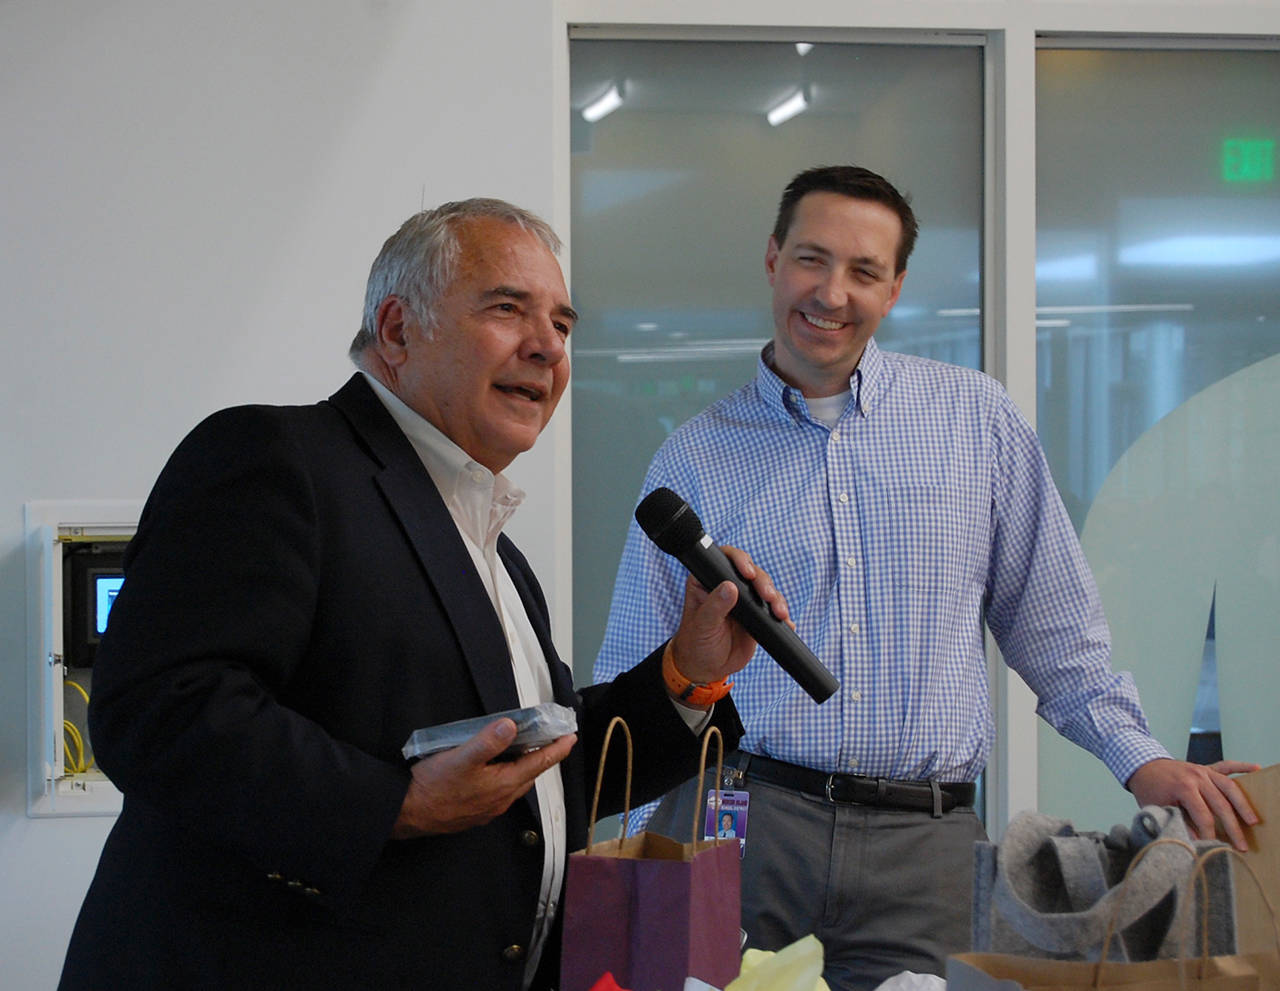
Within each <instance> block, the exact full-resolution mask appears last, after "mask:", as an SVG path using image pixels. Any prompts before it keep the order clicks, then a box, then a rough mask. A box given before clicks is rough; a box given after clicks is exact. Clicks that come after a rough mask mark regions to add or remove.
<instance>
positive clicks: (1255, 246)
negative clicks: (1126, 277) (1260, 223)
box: [1120, 234, 1280, 268]
mask: <svg viewBox="0 0 1280 991" xmlns="http://www.w3.org/2000/svg"><path fill="white" fill-rule="evenodd" d="M1275 261H1280V237H1275V236H1268V235H1244V234H1242V235H1236V236H1232V235H1225V234H1224V235H1213V234H1203V235H1193V234H1187V235H1183V236H1181V237H1166V238H1160V239H1159V240H1155V241H1146V242H1144V243H1142V244H1134V245H1131V246H1129V247H1127V248H1121V249H1120V264H1121V265H1163V266H1168V267H1170V268H1190V267H1192V266H1194V267H1196V268H1231V267H1237V266H1242V265H1262V264H1265V263H1267V262H1275Z"/></svg>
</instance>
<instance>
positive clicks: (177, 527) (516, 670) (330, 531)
mask: <svg viewBox="0 0 1280 991" xmlns="http://www.w3.org/2000/svg"><path fill="white" fill-rule="evenodd" d="M558 246H559V243H558V241H557V239H556V237H555V235H554V233H553V232H552V231H551V230H550V228H548V227H547V226H546V225H545V224H544V223H543V222H542V221H540V220H538V219H537V218H535V217H533V216H531V215H529V214H528V213H526V212H524V211H522V210H519V209H517V208H515V207H512V206H510V205H509V204H506V203H502V202H499V201H494V200H474V201H467V202H463V203H451V204H446V205H444V206H442V207H440V208H438V209H436V210H432V211H428V212H424V213H422V214H419V215H417V216H415V217H413V218H411V219H410V220H409V221H408V222H407V223H406V224H405V225H404V226H403V227H402V228H401V229H400V231H399V232H398V233H396V234H395V235H393V236H392V237H391V238H390V239H389V240H388V241H387V243H386V245H385V246H384V247H383V250H382V252H381V254H380V255H379V256H378V259H377V260H376V261H375V263H374V265H373V269H372V271H371V273H370V277H369V288H368V293H367V299H366V306H365V318H364V323H363V325H362V329H361V331H360V333H359V334H358V335H357V337H356V340H355V342H354V343H353V345H352V349H351V350H352V356H353V358H354V360H355V361H356V363H357V365H358V366H359V367H360V369H361V371H360V373H358V374H356V375H355V376H353V377H352V379H351V380H350V381H349V382H348V383H347V384H346V385H345V386H344V387H343V388H342V389H341V390H339V391H338V392H337V393H335V394H334V395H333V396H332V397H330V398H329V399H328V400H327V401H325V402H321V403H318V404H316V405H314V406H307V407H267V406H255V407H241V408H236V409H230V410H224V411H222V412H220V413H217V414H214V415H213V416H211V417H210V418H209V419H208V420H206V421H205V422H204V423H202V424H201V425H200V426H198V427H197V428H196V429H195V430H194V431H193V432H192V433H191V435H190V436H189V437H188V438H187V439H186V440H185V441H184V442H183V443H182V444H181V445H180V446H179V447H178V449H177V451H176V452H175V453H174V454H173V456H172V458H171V459H170V461H169V463H168V465H167V466H166V467H165V469H164V471H163V472H162V474H161V476H160V478H159V480H158V481H157V483H156V485H155V488H154V490H153V491H152V493H151V497H150V499H149V500H148V503H147V507H146V509H145V511H144V514H143V518H142V521H141V523H140V526H139V529H138V534H137V537H136V539H135V540H134V541H133V542H132V544H131V545H130V547H129V551H128V554H127V557H126V562H125V570H126V581H125V584H124V588H123V589H122V591H121V593H120V596H119V599H118V601H117V602H116V605H115V607H114V609H113V613H112V618H111V626H110V629H109V630H108V632H107V634H106V636H105V638H104V640H103V643H102V647H101V650H100V652H99V654H98V661H97V665H96V668H95V672H94V674H95V678H94V689H93V694H92V701H91V706H90V728H91V732H92V738H93V743H94V747H95V751H96V754H97V758H98V761H99V763H100V765H101V766H102V768H103V769H104V770H105V771H106V772H107V773H108V774H109V775H110V776H111V778H112V779H113V780H114V781H115V782H116V783H117V785H119V787H120V788H121V790H122V791H123V792H124V795H125V802H124V810H123V812H122V814H121V816H120V819H119V821H118V822H117V823H116V825H115V827H114V829H113V830H112V832H111V834H110V836H109V838H108V840H107V843H106V846H105V848H104V850H103V853H102V859H101V862H100V864H99V867H98V872H97V875H96V877H95V878H94V881H93V884H92V886H91V888H90V890H89V893H88V895H87V897H86V900H85V903H84V907H83V909H82V911H81V914H80V918H79V920H78V922H77V924H76V928H75V932H74V934H73V936H72V941H71V946H70V950H69V952H68V955H67V960H66V963H65V966H64V971H63V981H62V985H63V986H64V987H67V988H90V987H91V988H114V987H127V988H140V987H157V988H158V987H184V988H196V987H209V988H240V987H244V988H266V987H307V988H314V987H332V988H357V987H358V988H379V989H383V988H393V987H408V986H413V987H427V986H431V987H468V988H473V987H474V988H486V989H495V988H510V989H513V991H514V989H521V988H529V987H547V986H550V983H551V978H553V977H554V975H555V973H556V969H557V968H556V964H557V961H558V949H557V945H558V939H557V934H556V926H555V921H556V918H557V909H558V902H559V899H560V897H561V891H562V879H563V873H564V865H565V858H566V855H567V852H568V851H569V850H571V849H574V848H575V847H578V846H581V845H582V844H583V842H584V840H585V835H586V826H587V823H586V787H587V786H586V780H587V778H588V775H587V774H585V773H584V772H585V769H586V768H587V767H588V766H591V767H594V762H595V761H596V759H597V756H598V753H599V750H600V745H601V739H602V736H603V730H604V726H605V724H606V723H607V721H608V719H609V717H611V716H612V715H615V714H617V715H622V716H624V717H625V718H626V719H627V721H628V723H629V724H630V726H631V728H632V731H633V733H634V734H635V736H636V752H637V756H638V760H639V764H638V765H637V770H636V790H637V792H639V793H642V794H644V795H655V794H657V793H659V792H661V791H662V790H663V789H665V788H669V787H671V786H672V785H674V784H676V783H677V782H678V781H680V780H681V779H683V778H684V777H687V776H688V775H689V774H690V773H691V772H692V770H694V769H695V765H696V759H697V735H696V734H697V732H698V731H700V730H701V729H702V728H703V726H704V725H705V724H708V723H714V724H715V725H717V726H719V727H720V728H721V730H722V731H723V732H724V733H725V734H726V735H727V737H728V738H729V739H730V741H733V740H736V739H737V737H738V735H739V733H740V730H741V727H740V726H739V724H738V720H737V716H736V713H735V710H734V708H733V705H732V703H731V702H728V701H725V702H723V703H720V704H717V705H714V706H711V707H708V706H702V707H690V706H686V705H684V704H677V702H676V701H675V700H674V698H673V696H672V694H670V693H669V690H668V687H667V686H668V684H669V683H670V682H671V679H672V678H673V677H675V678H679V677H684V678H686V679H687V680H688V681H690V682H693V683H698V684H705V685H716V684H718V683H721V682H722V681H723V679H724V677H725V676H726V675H727V674H729V673H731V672H732V671H734V670H736V669H738V668H740V667H742V665H744V664H745V663H746V661H747V659H748V658H749V657H750V655H751V653H752V651H753V649H754V644H753V643H752V641H751V640H750V639H749V638H748V637H747V636H746V635H745V634H744V633H743V632H742V631H741V629H740V628H738V627H737V626H736V624H733V623H732V622H730V621H729V620H728V619H727V618H726V617H727V615H728V611H729V609H730V608H731V607H732V604H733V602H734V601H735V593H734V592H733V591H732V589H731V587H729V586H727V585H726V586H725V587H723V588H720V589H717V590H713V592H712V593H710V594H708V593H706V592H704V591H702V590H700V589H697V588H691V589H690V593H689V598H688V602H687V611H686V621H685V622H684V623H683V624H682V625H681V628H680V631H679V632H678V633H677V634H676V635H675V637H674V638H673V639H672V641H671V642H670V644H668V645H666V647H665V648H664V649H660V650H658V651H655V652H654V653H653V655H651V656H650V657H649V658H648V659H646V660H643V661H641V663H640V665H639V666H638V667H637V668H636V669H635V671H633V672H629V673H628V674H627V675H625V676H623V677H620V678H618V679H617V680H616V681H614V682H613V683H612V684H609V685H605V686H597V687H593V688H590V689H587V690H585V691H584V692H583V693H582V694H581V695H577V694H576V693H575V692H574V689H573V686H572V682H571V677H570V672H569V670H568V668H567V667H566V666H565V665H564V664H563V663H562V662H561V661H560V660H559V659H558V658H557V657H556V654H555V650H554V647H553V646H552V641H551V635H550V630H549V621H548V614H547V609H546V604H545V602H544V600H543V597H542V592H541V590H540V589H539V587H538V584H537V581H536V580H535V578H534V576H533V574H532V572H531V571H530V569H529V566H528V564H527V562H526V561H525V559H524V558H523V557H522V556H521V555H520V553H519V551H517V550H516V548H515V547H514V546H513V545H512V544H511V542H510V541H509V540H508V539H507V538H506V537H505V536H503V535H502V533H501V530H502V526H503V524H504V523H505V521H506V520H507V518H508V517H509V516H510V514H511V513H512V512H513V511H514V510H515V508H516V506H517V505H518V504H519V502H520V499H521V496H522V493H521V492H520V491H519V490H518V489H517V488H516V487H515V486H514V485H512V484H511V483H510V482H509V481H508V480H507V479H505V478H504V477H503V475H502V474H501V472H502V471H503V469H505V468H506V467H507V465H509V464H510V463H511V461H512V459H513V458H515V457H516V455H518V454H519V453H520V452H522V451H525V450H527V449H528V448H529V447H530V446H531V445H532V444H533V443H534V441H535V440H536V438H537V437H538V434H539V432H540V431H541V430H542V428H543V427H544V426H545V425H546V423H547V421H548V419H549V418H550V416H551V414H552V412H553V410H554V409H555V407H556V403H557V402H558V400H559V399H560V396H561V394H562V393H563V392H564V389H565V385H566V384H567V382H568V378H569V363H568V360H567V358H566V354H565V342H566V338H567V337H568V335H569V332H570V330H571V328H572V326H573V323H574V320H575V316H576V315H575V313H574V311H573V308H572V306H571V305H570V301H569V294H568V292H567V290H566V289H565V284H564V280H563V277H562V275H561V272H560V268H559V265H558V264H557V262H556V259H555V257H554V255H553V252H554V251H555V250H556V249H557V248H558ZM737 560H738V562H739V566H740V568H741V569H742V570H743V571H744V574H746V576H747V577H748V578H753V579H754V580H755V582H756V586H757V588H758V589H759V591H760V592H761V594H763V595H765V597H766V598H768V599H769V600H770V601H771V602H773V603H774V606H775V610H776V611H777V612H778V613H779V614H780V615H785V611H786V610H785V605H784V604H783V603H781V600H780V599H778V597H777V595H776V593H775V592H774V591H773V590H772V588H771V586H770V585H769V582H768V579H767V577H766V576H765V575H764V574H763V572H756V571H755V569H754V568H753V567H752V566H751V564H750V562H749V561H748V560H747V559H746V558H745V556H739V557H738V558H737ZM664 666H665V668H666V670H665V671H664ZM664 675H665V677H664ZM677 684H678V682H677ZM710 694H717V693H716V692H715V691H712V692H711V693H710ZM552 700H554V701H556V702H559V703H561V704H563V705H568V706H573V707H574V708H575V709H576V711H577V718H578V727H579V730H578V732H579V734H580V736H581V741H582V746H574V744H575V736H573V735H567V736H565V737H562V738H561V739H558V740H556V741H555V742H553V743H550V744H548V745H547V746H545V747H543V748H542V749H541V750H538V751H536V752H533V753H531V754H527V755H525V756H522V757H519V758H518V759H515V760H510V761H495V760H494V758H496V757H497V756H498V755H499V754H501V753H502V752H503V751H504V750H505V749H506V748H507V747H508V745H509V744H510V741H511V739H512V736H513V734H514V733H515V725H514V723H513V722H512V721H511V720H509V719H496V720H494V721H493V722H492V723H490V724H488V725H487V726H486V728H485V729H483V730H482V731H481V732H480V733H478V734H477V735H476V736H475V737H473V738H472V739H470V740H469V741H468V742H466V743H464V744H463V745H461V746H459V747H457V748H455V749H453V750H451V751H448V752H445V753H442V754H439V755H435V756H431V757H427V758H425V759H423V760H421V761H419V762H417V763H416V764H413V765H412V767H410V766H408V765H407V764H406V762H405V761H404V760H403V758H402V757H401V754H400V748H401V746H402V745H403V744H404V743H405V741H406V738H407V737H408V736H409V735H410V733H411V732H412V731H413V730H415V729H417V728H419V727H423V726H429V725H435V724H440V723H446V722H450V721H453V720H457V719H462V718H466V717H475V716H483V715H485V714H490V713H497V712H502V711H504V710H509V709H513V708H516V707H519V706H528V705H533V704H536V703H539V702H544V701H552ZM619 792H620V782H619V781H617V780H615V781H613V782H611V783H610V784H609V786H608V787H607V789H606V795H605V796H604V798H603V800H602V801H603V802H607V803H608V804H609V805H610V806H612V807H614V808H617V807H619V806H620V794H619Z"/></svg>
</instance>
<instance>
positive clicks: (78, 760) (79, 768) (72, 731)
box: [62, 719, 88, 774]
mask: <svg viewBox="0 0 1280 991" xmlns="http://www.w3.org/2000/svg"><path fill="white" fill-rule="evenodd" d="M62 733H63V736H67V735H69V736H70V737H71V742H72V743H73V744H75V747H76V754H75V756H74V757H71V755H70V753H69V752H68V753H66V754H64V757H63V763H64V764H66V763H68V760H67V758H68V757H70V761H69V763H70V765H71V773H72V774H83V773H84V772H85V771H87V770H88V768H87V767H86V766H85V763H84V737H83V736H81V735H80V730H79V729H77V728H76V724H75V723H73V722H72V721H71V720H70V719H64V720H63V721H62Z"/></svg>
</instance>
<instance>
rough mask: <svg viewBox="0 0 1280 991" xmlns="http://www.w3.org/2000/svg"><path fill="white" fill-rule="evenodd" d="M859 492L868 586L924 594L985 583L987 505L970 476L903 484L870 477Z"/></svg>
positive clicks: (936, 474)
mask: <svg viewBox="0 0 1280 991" xmlns="http://www.w3.org/2000/svg"><path fill="white" fill-rule="evenodd" d="M858 489H859V491H858V498H859V501H860V502H861V503H862V506H863V509H864V512H863V513H862V518H863V520H864V521H865V523H864V529H863V534H862V545H863V553H864V555H865V556H866V561H867V570H868V574H869V575H870V576H871V578H872V580H873V582H876V583H879V584H881V585H882V586H888V587H897V588H912V589H920V590H926V591H927V590H935V591H942V590H948V589H950V590H955V589H960V588H966V587H972V586H973V585H974V584H975V583H977V584H979V585H981V584H983V583H985V578H986V569H987V557H988V552H987V548H988V545H989V539H990V521H991V498H990V492H989V490H988V489H987V487H986V486H985V485H982V484H980V482H979V480H978V478H977V477H976V476H975V475H973V474H971V473H966V472H959V471H957V472H951V473H946V472H943V471H941V470H935V471H931V472H927V473H922V474H920V475H917V476H915V477H912V478H909V479H906V478H901V477H886V476H882V475H878V474H877V473H875V472H868V473H866V474H865V476H864V477H863V478H862V480H861V483H860V485H859V487H858Z"/></svg>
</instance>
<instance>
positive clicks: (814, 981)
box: [724, 935, 831, 991]
mask: <svg viewBox="0 0 1280 991" xmlns="http://www.w3.org/2000/svg"><path fill="white" fill-rule="evenodd" d="M724 991H831V989H830V988H829V987H828V986H827V982H826V981H824V980H823V979H822V944H821V943H820V942H819V941H818V937H817V936H813V935H809V936H805V937H804V938H803V939H798V940H796V941H795V942H794V943H792V944H791V945H790V946H785V947H783V948H782V949H781V950H778V951H777V952H776V953H774V952H771V951H768V950H747V952H746V953H744V954H743V955H742V970H741V971H740V972H739V974H738V976H737V977H735V978H734V979H733V980H732V981H730V982H729V986H728V987H727V988H725V989H724Z"/></svg>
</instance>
